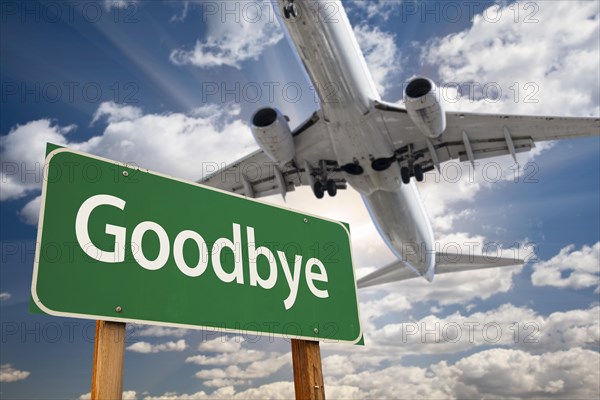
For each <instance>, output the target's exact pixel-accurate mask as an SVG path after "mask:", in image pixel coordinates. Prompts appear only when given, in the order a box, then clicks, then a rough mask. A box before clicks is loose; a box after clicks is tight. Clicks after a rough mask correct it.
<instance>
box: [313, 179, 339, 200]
mask: <svg viewBox="0 0 600 400" xmlns="http://www.w3.org/2000/svg"><path fill="white" fill-rule="evenodd" d="M337 190H338V188H337V183H336V182H335V181H333V180H331V179H330V180H328V181H327V182H326V183H325V185H323V183H321V182H320V181H317V182H315V184H314V185H313V193H314V194H315V197H316V198H317V199H319V200H320V199H322V198H323V197H325V191H327V194H328V195H329V196H330V197H335V196H336V195H337Z"/></svg>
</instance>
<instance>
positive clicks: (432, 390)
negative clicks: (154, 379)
mask: <svg viewBox="0 0 600 400" xmlns="http://www.w3.org/2000/svg"><path fill="white" fill-rule="evenodd" d="M324 378H325V392H326V397H327V398H344V399H363V398H369V399H381V398H398V394H399V393H410V394H411V398H418V399H431V398H489V399H501V398H525V397H535V398H581V399H583V398H586V399H587V398H589V399H593V398H598V396H599V395H600V393H599V392H600V389H599V387H598V381H599V380H600V356H599V355H598V353H597V352H596V351H591V350H584V349H581V348H573V349H569V350H567V351H558V352H550V353H544V354H541V355H533V354H529V353H527V352H524V351H522V350H510V349H490V350H486V351H482V352H479V353H475V354H472V355H470V356H467V357H465V358H463V359H461V360H459V361H458V362H456V363H455V364H453V365H450V364H448V363H447V362H446V361H442V362H439V363H436V364H431V365H429V366H427V367H410V366H402V365H393V366H389V367H385V368H378V369H366V370H362V371H359V372H354V373H348V374H344V375H341V376H332V375H325V376H324ZM293 393H294V392H293V383H292V382H274V383H268V384H265V385H262V386H258V387H255V388H251V389H247V390H245V391H241V392H236V390H235V389H234V388H233V387H232V386H226V387H221V388H220V389H218V390H216V391H214V392H212V393H206V392H204V391H202V392H197V393H193V394H177V393H165V394H164V395H163V396H157V397H146V399H147V400H151V399H152V400H158V399H164V400H167V399H169V400H179V399H209V398H231V399H247V398H264V399H279V398H291V397H293Z"/></svg>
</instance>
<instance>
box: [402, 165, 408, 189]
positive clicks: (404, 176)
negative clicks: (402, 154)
mask: <svg viewBox="0 0 600 400" xmlns="http://www.w3.org/2000/svg"><path fill="white" fill-rule="evenodd" d="M400 176H401V177H402V183H404V184H405V185H408V184H409V183H410V170H409V169H408V167H402V168H400Z"/></svg>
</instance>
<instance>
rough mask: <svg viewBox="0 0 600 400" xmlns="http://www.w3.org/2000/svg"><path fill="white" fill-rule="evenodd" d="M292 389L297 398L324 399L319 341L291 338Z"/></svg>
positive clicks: (306, 399)
mask: <svg viewBox="0 0 600 400" xmlns="http://www.w3.org/2000/svg"><path fill="white" fill-rule="evenodd" d="M292 362H293V366H294V389H295V391H296V399H298V400H325V387H324V385H323V367H322V365H321V350H320V347H319V342H312V341H308V340H299V339H292Z"/></svg>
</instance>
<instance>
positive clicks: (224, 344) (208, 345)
mask: <svg viewBox="0 0 600 400" xmlns="http://www.w3.org/2000/svg"><path fill="white" fill-rule="evenodd" d="M242 343H244V338H243V337H241V336H233V337H232V336H225V335H221V336H220V337H217V338H215V339H211V340H207V341H203V342H202V343H200V345H198V351H201V352H209V353H235V352H238V351H240V350H241V348H242Z"/></svg>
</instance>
